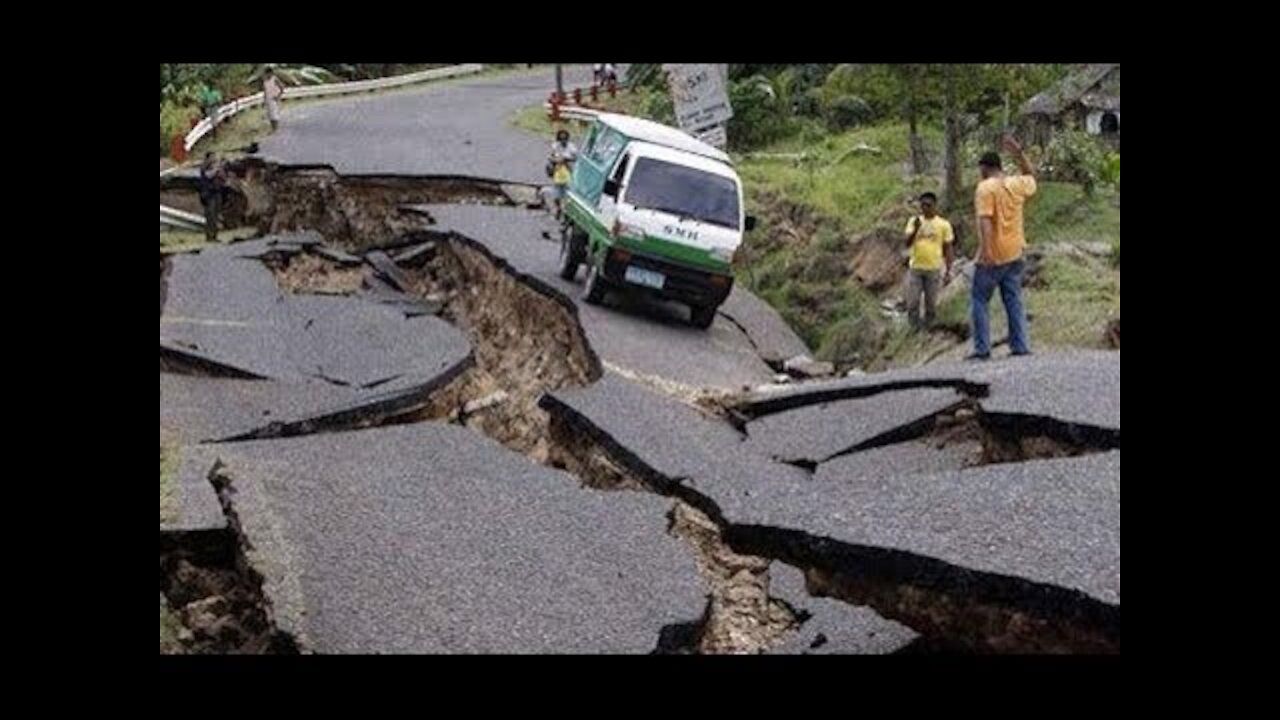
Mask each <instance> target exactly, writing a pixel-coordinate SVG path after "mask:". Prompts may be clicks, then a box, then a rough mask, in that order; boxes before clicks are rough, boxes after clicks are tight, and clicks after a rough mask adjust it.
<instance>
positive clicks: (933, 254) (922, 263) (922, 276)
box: [905, 192, 956, 330]
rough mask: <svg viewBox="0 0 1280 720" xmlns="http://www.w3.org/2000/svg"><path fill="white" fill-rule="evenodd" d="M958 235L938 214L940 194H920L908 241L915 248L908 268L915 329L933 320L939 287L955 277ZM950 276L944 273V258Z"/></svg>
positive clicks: (909, 303) (909, 302) (911, 318)
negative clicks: (954, 267)
mask: <svg viewBox="0 0 1280 720" xmlns="http://www.w3.org/2000/svg"><path fill="white" fill-rule="evenodd" d="M955 239H956V236H955V233H954V232H952V230H951V223H949V222H947V220H946V218H944V217H942V216H940V215H938V196H937V195H934V194H933V193H931V192H927V193H925V194H923V195H921V196H920V214H919V215H917V216H915V217H913V218H911V220H909V221H908V222H907V229H906V238H905V240H906V243H907V247H909V248H911V261H910V263H909V264H908V266H909V267H908V270H907V298H906V299H907V319H908V320H909V321H910V322H911V327H912V328H913V329H916V330H918V329H920V328H921V327H922V326H923V327H928V326H930V325H932V324H933V318H934V315H935V314H936V313H937V309H938V288H939V287H941V286H942V285H943V284H945V283H947V282H948V281H950V279H951V261H952V259H953V253H952V251H951V248H952V247H953V246H952V244H951V243H952V241H954V240H955ZM944 260H945V262H946V268H947V273H946V277H945V278H943V277H942V266H943V261H944ZM921 294H923V295H924V322H923V323H921V321H920V295H921Z"/></svg>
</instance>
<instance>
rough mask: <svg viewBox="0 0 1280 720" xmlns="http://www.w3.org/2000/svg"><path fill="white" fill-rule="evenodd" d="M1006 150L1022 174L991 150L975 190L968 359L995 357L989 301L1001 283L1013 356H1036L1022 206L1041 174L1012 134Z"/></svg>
mask: <svg viewBox="0 0 1280 720" xmlns="http://www.w3.org/2000/svg"><path fill="white" fill-rule="evenodd" d="M1003 145H1004V149H1005V150H1006V151H1008V152H1010V153H1012V154H1013V155H1014V158H1015V159H1017V161H1018V169H1019V170H1020V171H1021V174H1018V175H1005V173H1004V170H1003V169H1002V163H1001V162H1000V154H999V153H994V152H989V153H987V154H985V155H983V156H982V159H981V160H979V161H978V169H979V171H981V173H982V181H981V182H979V183H978V189H977V191H976V192H975V193H974V207H975V209H976V210H977V215H978V253H977V256H976V257H975V258H974V261H975V262H976V263H977V264H976V266H975V267H974V273H973V289H972V293H971V295H970V300H971V302H972V308H971V313H970V314H971V315H972V321H973V352H972V353H970V354H969V355H968V356H967V357H966V358H965V359H966V360H986V359H988V358H990V357H991V342H990V336H989V333H990V329H989V328H988V327H987V303H989V302H990V301H991V293H992V292H993V291H994V290H995V289H996V287H997V286H999V287H1000V299H1001V300H1003V301H1004V311H1005V314H1006V315H1008V317H1009V349H1010V351H1011V352H1012V354H1013V355H1030V354H1031V347H1030V346H1029V345H1028V339H1027V319H1026V314H1025V313H1024V311H1023V308H1022V271H1023V269H1024V266H1025V261H1024V260H1023V258H1022V249H1023V247H1024V246H1025V245H1026V238H1025V236H1024V234H1023V225H1022V217H1023V214H1022V211H1023V207H1024V206H1025V205H1026V202H1027V198H1029V197H1031V196H1032V195H1035V194H1036V179H1035V176H1034V172H1035V171H1034V169H1033V168H1032V167H1031V162H1030V161H1029V160H1027V156H1026V154H1025V153H1023V152H1022V146H1021V145H1020V144H1018V141H1017V140H1014V139H1013V138H1012V137H1010V136H1007V135H1006V136H1005V138H1004V142H1003Z"/></svg>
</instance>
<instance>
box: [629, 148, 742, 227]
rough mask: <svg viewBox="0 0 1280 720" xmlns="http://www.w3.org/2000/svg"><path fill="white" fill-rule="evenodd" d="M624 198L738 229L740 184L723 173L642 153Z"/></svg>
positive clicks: (645, 206) (634, 202) (631, 201)
mask: <svg viewBox="0 0 1280 720" xmlns="http://www.w3.org/2000/svg"><path fill="white" fill-rule="evenodd" d="M624 199H625V200H626V201H627V202H629V203H631V204H632V205H635V206H636V207H638V208H644V209H646V210H657V211H659V212H667V213H671V214H672V215H677V216H679V217H682V218H691V219H693V220H697V221H699V222H705V223H711V224H713V225H721V226H723V227H727V228H733V229H734V230H737V229H738V215H739V212H738V186H737V183H735V182H734V181H733V179H732V178H727V177H725V176H723V175H716V174H714V173H709V172H706V171H703V170H698V169H695V168H691V167H686V166H684V165H676V164H674V163H669V162H664V161H662V160H655V159H654V158H645V157H642V158H638V159H637V160H636V166H635V169H634V170H632V171H631V179H630V180H629V181H628V182H627V191H626V196H625V198H624Z"/></svg>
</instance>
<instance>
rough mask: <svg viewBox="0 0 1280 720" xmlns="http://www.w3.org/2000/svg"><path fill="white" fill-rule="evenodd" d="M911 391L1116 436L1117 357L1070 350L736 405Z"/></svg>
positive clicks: (762, 395) (756, 410)
mask: <svg viewBox="0 0 1280 720" xmlns="http://www.w3.org/2000/svg"><path fill="white" fill-rule="evenodd" d="M911 387H956V388H959V389H961V390H962V391H964V392H965V393H966V394H970V395H973V396H976V397H978V398H979V405H980V406H981V407H982V409H983V410H984V411H985V412H987V413H998V414H1007V415H1018V416H1039V417H1046V418H1052V419H1054V420H1058V421H1060V422H1064V423H1072V424H1077V425H1083V426H1090V427H1096V428H1102V429H1106V430H1114V431H1119V429H1120V353H1119V352H1118V351H1105V350H1097V351H1092V350H1076V351H1054V352H1046V353H1037V354H1035V355H1031V356H1029V357H1018V358H1014V357H1009V358H1000V359H996V360H991V361H987V362H952V363H935V364H930V365H924V366H920V367H914V368H908V369H904V370H892V371H888V372H881V373H871V374H866V375H859V376H856V377H851V378H844V379H841V380H830V381H820V382H811V383H803V384H799V385H789V386H780V387H776V388H769V389H764V390H757V391H754V392H751V393H748V394H747V395H745V396H744V397H743V398H741V399H740V401H739V402H738V403H737V404H736V407H737V409H738V410H739V411H741V412H742V413H744V414H745V415H746V416H748V417H755V418H758V417H762V416H764V415H769V414H772V413H777V412H783V411H786V410H790V409H793V408H797V407H804V406H808V405H814V404H819V403H825V402H832V401H835V400H844V399H848V398H854V397H864V396H866V395H871V394H875V393H879V392H883V391H885V390H891V389H904V388H911Z"/></svg>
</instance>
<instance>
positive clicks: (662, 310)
mask: <svg viewBox="0 0 1280 720" xmlns="http://www.w3.org/2000/svg"><path fill="white" fill-rule="evenodd" d="M427 209H428V210H429V211H430V213H431V215H432V216H433V217H435V218H436V224H435V225H434V226H433V227H432V231H433V232H437V233H449V232H453V233H457V234H459V235H463V236H465V237H467V238H469V239H471V240H472V241H474V242H477V243H480V244H481V245H483V246H484V247H485V248H487V249H488V250H489V252H490V253H492V254H493V255H495V256H497V257H499V258H501V259H503V260H505V261H506V262H507V263H509V264H510V265H511V266H512V267H513V268H514V269H515V270H516V271H517V272H519V273H521V274H523V275H525V276H526V277H529V278H533V279H534V280H536V281H537V282H539V283H540V284H542V285H544V286H547V287H549V288H551V289H553V290H555V291H556V292H558V293H561V294H562V295H564V296H565V297H567V298H569V299H570V300H571V301H572V302H573V303H574V304H575V305H577V307H578V316H579V318H580V320H581V322H582V326H583V329H584V330H585V331H586V333H587V338H588V340H589V341H590V343H591V345H592V347H593V348H594V349H595V351H596V352H597V353H598V354H599V355H600V357H601V359H602V360H605V361H607V362H609V363H612V364H615V365H618V366H621V367H624V368H626V369H628V370H630V371H632V372H637V373H640V374H644V375H651V376H657V377H661V378H665V379H668V380H673V381H676V382H679V383H683V384H685V385H691V386H695V387H719V388H732V389H740V388H741V387H743V386H746V385H756V384H759V383H761V382H765V381H767V380H768V379H769V378H771V377H773V371H772V370H771V369H770V368H769V366H768V365H767V364H766V363H765V362H764V361H763V360H762V359H761V357H760V356H759V355H758V354H757V352H756V349H755V347H754V346H753V345H752V341H751V339H750V338H749V336H748V335H747V334H746V333H745V332H743V330H742V329H740V328H739V327H738V326H737V325H735V324H734V323H732V322H730V321H728V320H727V319H724V318H720V319H718V320H717V321H716V322H715V323H714V324H713V325H712V327H711V328H709V329H707V330H700V329H697V328H694V327H691V326H689V324H688V322H687V312H688V311H687V309H685V308H684V306H682V305H679V304H677V303H655V302H651V301H647V300H645V299H644V298H641V297H638V296H627V295H623V294H620V293H618V292H612V293H611V294H610V297H609V298H608V299H607V300H606V304H605V305H603V306H600V305H591V304H588V303H586V302H583V301H582V300H581V299H580V296H581V294H582V283H581V281H580V280H575V281H567V280H563V279H561V278H560V276H559V266H558V263H559V252H560V245H559V237H560V235H559V232H560V231H559V226H558V224H556V223H555V222H554V220H552V219H551V218H550V217H549V216H548V215H547V214H546V213H544V212H538V211H530V210H524V209H521V208H511V207H501V206H482V205H431V206H427ZM544 233H546V236H545V237H544ZM547 237H551V238H553V240H548V239H547ZM578 275H579V276H580V277H581V276H582V275H583V271H581V270H580V271H579V273H578ZM741 292H744V293H745V292H746V291H745V290H743V291H741ZM770 312H771V311H770ZM775 315H776V313H775ZM760 322H762V323H763V320H760ZM778 322H782V321H781V318H778Z"/></svg>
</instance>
